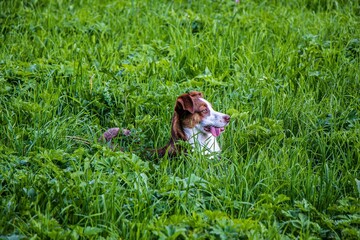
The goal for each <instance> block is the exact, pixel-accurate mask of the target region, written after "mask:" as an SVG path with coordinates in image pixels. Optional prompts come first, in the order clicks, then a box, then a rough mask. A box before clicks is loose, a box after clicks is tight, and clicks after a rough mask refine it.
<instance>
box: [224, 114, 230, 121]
mask: <svg viewBox="0 0 360 240" xmlns="http://www.w3.org/2000/svg"><path fill="white" fill-rule="evenodd" d="M224 121H225V122H227V123H228V122H230V116H229V115H225V116H224Z"/></svg>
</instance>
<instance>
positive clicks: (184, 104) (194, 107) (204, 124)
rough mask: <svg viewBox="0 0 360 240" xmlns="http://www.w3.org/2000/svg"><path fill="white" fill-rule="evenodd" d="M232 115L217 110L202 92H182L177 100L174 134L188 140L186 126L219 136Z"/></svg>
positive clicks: (175, 136) (173, 126)
mask: <svg viewBox="0 0 360 240" xmlns="http://www.w3.org/2000/svg"><path fill="white" fill-rule="evenodd" d="M229 121H230V116H229V115H226V114H224V113H220V112H217V111H215V110H214V109H213V108H212V106H211V104H210V103H209V102H208V101H206V100H205V99H204V98H203V94H202V93H200V92H190V93H186V94H182V95H181V96H179V97H178V98H177V100H176V104H175V113H174V116H173V121H172V123H173V124H172V136H173V138H175V139H177V138H180V139H182V140H187V137H186V135H185V134H184V131H183V129H184V128H190V129H192V128H196V129H197V130H198V131H199V132H201V133H203V134H208V135H209V136H210V135H212V136H214V137H218V136H219V135H220V134H221V133H222V132H223V131H224V130H225V126H226V125H227V124H228V123H229Z"/></svg>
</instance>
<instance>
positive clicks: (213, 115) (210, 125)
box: [195, 98, 230, 137]
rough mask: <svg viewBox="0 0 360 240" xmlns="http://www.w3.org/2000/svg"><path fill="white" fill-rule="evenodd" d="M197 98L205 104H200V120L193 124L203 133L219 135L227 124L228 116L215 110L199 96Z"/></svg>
mask: <svg viewBox="0 0 360 240" xmlns="http://www.w3.org/2000/svg"><path fill="white" fill-rule="evenodd" d="M199 100H200V101H201V102H203V103H205V104H201V105H200V109H199V110H200V114H201V120H200V121H199V123H198V124H196V125H195V128H197V129H198V130H199V131H200V132H202V133H204V134H211V135H212V136H214V137H218V136H220V134H221V133H222V132H223V131H224V130H225V126H226V125H228V123H229V121H230V116H228V115H226V114H224V113H221V112H217V111H215V110H214V109H213V108H212V106H211V104H210V103H209V102H208V101H206V100H205V99H203V98H199Z"/></svg>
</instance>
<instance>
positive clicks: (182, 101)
mask: <svg viewBox="0 0 360 240" xmlns="http://www.w3.org/2000/svg"><path fill="white" fill-rule="evenodd" d="M200 97H201V98H202V97H203V95H202V93H201V92H195V91H193V92H189V93H185V94H183V95H181V96H179V97H178V98H177V100H176V105H175V111H176V112H177V113H178V114H181V113H183V112H184V111H188V112H190V113H194V112H195V106H194V99H196V98H200Z"/></svg>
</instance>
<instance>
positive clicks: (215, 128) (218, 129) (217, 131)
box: [210, 126, 221, 137]
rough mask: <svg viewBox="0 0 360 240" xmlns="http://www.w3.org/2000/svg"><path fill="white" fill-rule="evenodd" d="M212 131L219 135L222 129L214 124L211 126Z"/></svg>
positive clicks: (214, 134)
mask: <svg viewBox="0 0 360 240" xmlns="http://www.w3.org/2000/svg"><path fill="white" fill-rule="evenodd" d="M210 132H211V134H212V135H213V136H214V137H218V136H219V135H220V134H221V129H220V128H217V127H214V126H211V127H210Z"/></svg>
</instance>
